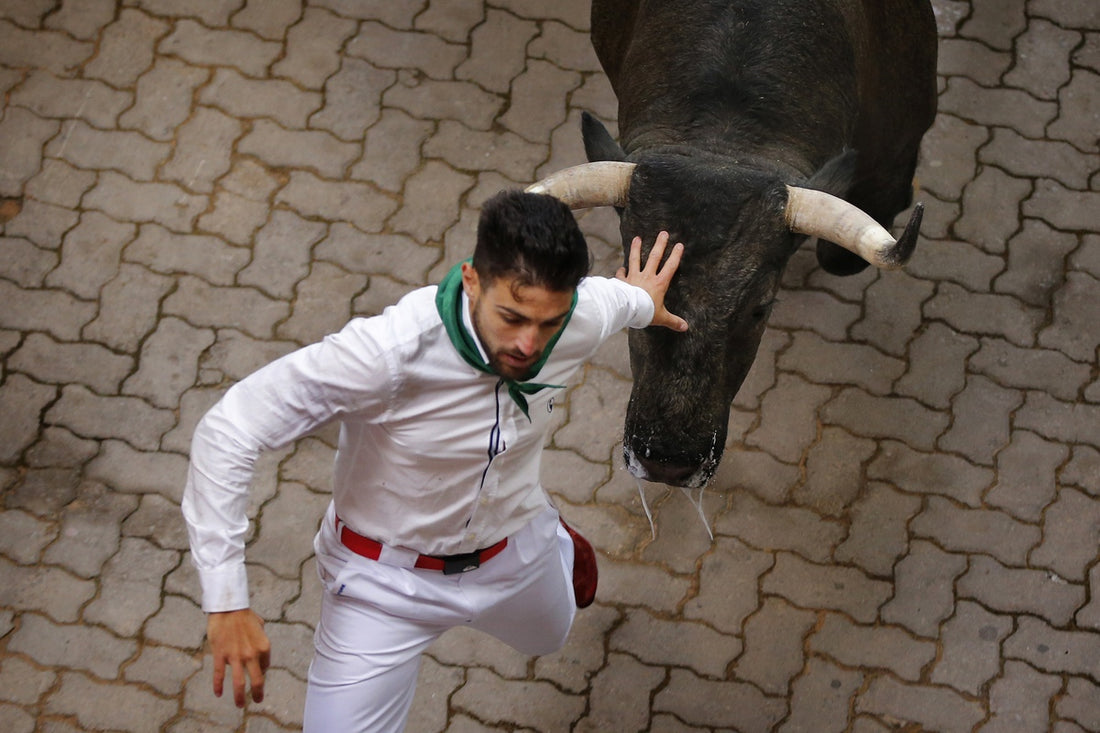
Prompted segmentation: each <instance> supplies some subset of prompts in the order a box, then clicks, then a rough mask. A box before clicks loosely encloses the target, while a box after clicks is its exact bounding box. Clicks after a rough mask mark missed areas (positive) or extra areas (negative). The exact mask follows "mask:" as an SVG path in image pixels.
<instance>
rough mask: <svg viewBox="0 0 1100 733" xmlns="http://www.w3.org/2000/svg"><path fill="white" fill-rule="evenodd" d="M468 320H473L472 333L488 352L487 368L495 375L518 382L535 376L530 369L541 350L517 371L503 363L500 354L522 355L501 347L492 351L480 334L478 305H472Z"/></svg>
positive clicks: (490, 345)
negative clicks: (524, 366)
mask: <svg viewBox="0 0 1100 733" xmlns="http://www.w3.org/2000/svg"><path fill="white" fill-rule="evenodd" d="M470 321H471V322H473V324H474V333H476V334H477V339H478V341H479V342H480V343H481V346H482V348H484V349H485V350H486V351H487V352H488V355H489V368H490V369H492V370H493V373H494V374H497V375H499V376H501V377H504V378H506V379H513V380H515V381H518V382H522V381H523V380H525V379H530V378H531V377H533V376H535V374H534V372H533V371H532V367H533V366H534V365H535V364H536V363H538V360H539V357H540V356H541V355H542V354H541V352H539V353H537V354H535V355H534V356H533V357H532V358H531V359H530V361H531V366H528V367H526V368H524V369H523V370H522V371H519V370H518V369H517V368H516V367H514V366H511V365H509V364H505V363H504V361H503V360H502V358H501V355H502V354H504V353H510V355H511V356H514V357H516V358H517V359H522V358H523V357H522V356H521V355H519V354H515V353H514V352H505V351H504V350H503V349H501V350H497V351H494V350H493V345H492V344H490V343H489V342H488V341H487V340H486V338H485V336H484V335H483V334H482V331H481V323H480V321H481V313H480V307H479V306H475V307H474V309H473V313H472V314H471V318H470Z"/></svg>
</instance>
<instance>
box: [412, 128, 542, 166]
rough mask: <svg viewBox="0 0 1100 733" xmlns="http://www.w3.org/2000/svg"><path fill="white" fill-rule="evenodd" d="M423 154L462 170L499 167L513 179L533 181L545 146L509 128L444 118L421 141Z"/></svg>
mask: <svg viewBox="0 0 1100 733" xmlns="http://www.w3.org/2000/svg"><path fill="white" fill-rule="evenodd" d="M423 152H424V155H427V156H431V157H439V158H442V159H443V160H445V161H446V162H447V163H449V164H451V165H452V166H454V167H456V168H459V169H462V170H492V171H500V172H502V173H503V174H504V175H507V176H509V177H510V178H512V179H514V180H516V181H532V180H534V178H535V169H536V167H537V166H538V165H539V164H540V163H541V162H542V161H543V160H545V158H546V146H545V145H544V144H541V143H538V142H530V141H528V140H524V139H523V138H521V137H520V136H519V135H517V134H516V133H514V132H510V131H507V130H505V131H497V130H491V131H487V132H482V131H478V130H471V129H469V128H468V127H464V126H463V125H461V124H459V123H458V122H454V121H451V120H443V121H441V122H440V124H439V130H438V132H437V133H436V134H435V135H433V136H432V137H430V138H429V139H428V141H427V142H426V143H425V145H424V150H423Z"/></svg>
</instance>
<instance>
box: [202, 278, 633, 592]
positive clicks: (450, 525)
mask: <svg viewBox="0 0 1100 733" xmlns="http://www.w3.org/2000/svg"><path fill="white" fill-rule="evenodd" d="M435 295H436V288H435V286H430V287H426V288H421V289H419V290H415V291H413V292H411V293H409V294H408V295H406V296H405V297H404V298H402V299H401V300H400V301H399V302H398V303H397V304H396V305H393V306H390V307H388V308H386V309H385V311H383V313H382V314H381V315H378V316H375V317H373V318H358V319H354V320H352V321H351V322H350V323H348V325H347V326H345V327H344V328H343V329H342V330H341V331H340V332H339V333H336V334H333V335H330V336H328V337H326V338H325V339H324V340H323V341H321V342H319V343H316V344H312V345H310V346H307V347H305V348H303V349H299V350H298V351H295V352H294V353H292V354H288V355H287V356H284V357H282V358H281V359H278V360H276V361H274V362H272V363H271V364H268V365H267V366H265V367H264V368H262V369H260V370H259V371H257V372H255V373H254V374H252V375H250V376H249V377H247V378H245V379H244V380H242V381H241V382H239V383H238V384H236V385H234V386H233V387H232V388H231V389H230V390H229V391H228V392H227V393H226V394H225V396H224V397H223V398H222V399H221V401H220V402H218V403H217V404H216V405H215V406H214V407H213V408H211V409H210V411H209V412H208V413H207V414H206V415H205V416H204V417H203V419H202V420H201V421H200V423H199V425H198V427H197V428H196V429H195V435H194V438H193V441H192V445H191V464H190V469H189V472H188V477H187V484H186V486H185V488H184V494H183V504H182V506H183V514H184V517H185V519H186V520H187V525H188V533H189V535H190V540H191V553H192V561H193V562H194V564H195V567H196V568H197V569H198V572H199V578H200V582H201V583H202V592H203V604H202V606H203V610H204V611H208V612H209V611H230V610H236V609H239V608H246V607H247V606H248V583H247V576H246V573H245V565H244V538H245V535H246V533H247V531H248V518H247V516H246V506H247V492H248V487H249V484H250V483H251V480H252V475H253V469H254V464H255V462H256V459H257V458H258V457H259V455H260V452H261V451H263V450H265V449H276V448H279V447H282V446H284V445H287V444H288V443H290V442H292V441H293V440H295V439H297V438H299V437H301V436H303V435H305V434H307V433H309V432H310V431H312V430H314V429H316V428H317V427H319V426H321V425H323V424H325V423H328V422H330V421H332V420H338V421H339V422H340V439H339V447H338V450H337V453H336V462H335V470H334V476H333V502H334V503H335V508H336V513H337V515H338V516H339V517H340V519H341V520H342V521H343V522H344V523H345V524H346V525H347V526H348V527H349V528H351V529H352V530H354V531H355V532H357V533H358V534H361V535H363V536H366V537H370V538H372V539H375V540H378V541H379V542H382V543H383V544H386V545H390V546H393V547H401V548H406V549H409V550H413V551H416V552H419V553H423V554H430V555H450V554H456V553H462V552H472V551H474V550H477V549H479V548H483V547H488V546H489V545H492V544H494V543H496V542H498V541H499V540H501V539H503V538H504V537H507V536H508V535H510V534H512V533H514V532H515V531H517V530H518V529H519V528H520V527H523V526H524V525H525V524H526V523H527V522H528V521H530V520H531V519H532V518H533V517H534V516H535V515H536V514H537V513H538V512H539V511H540V510H542V509H543V508H545V506H546V502H547V499H546V496H545V493H544V492H543V490H542V487H541V485H540V483H539V462H540V459H541V456H542V446H543V442H544V439H545V433H546V430H547V428H548V426H549V421H550V413H551V411H552V409H553V399H554V398H555V397H556V396H557V395H560V394H561V390H560V389H553V388H547V389H543V390H542V391H540V392H538V393H536V394H533V395H528V396H527V402H528V409H529V413H530V420H528V419H527V417H525V416H524V415H523V413H522V412H521V411H520V409H519V408H518V406H516V405H515V404H514V402H513V401H512V399H511V398H510V396H509V395H508V390H507V387H506V386H505V385H503V384H502V383H501V381H500V378H499V377H497V376H495V375H492V374H485V373H482V372H479V371H477V370H476V369H474V368H473V367H471V366H470V365H468V364H467V363H466V362H465V361H463V360H462V357H461V356H460V355H459V354H458V352H457V350H456V349H455V347H454V346H453V345H452V344H451V342H450V340H449V338H448V336H447V333H446V330H445V328H444V326H443V322H442V320H441V318H440V316H439V313H438V311H437V310H436V305H435ZM577 295H578V298H577V306H576V308H575V310H574V312H573V315H572V318H571V319H570V320H569V323H568V325H567V326H566V328H565V331H564V332H563V333H562V335H561V337H560V338H559V340H558V342H557V344H555V346H554V348H553V350H552V351H551V354H550V357H549V359H547V361H546V363H545V364H544V365H543V367H542V369H541V370H540V371H539V373H538V374H537V375H535V377H533V378H532V379H531V381H533V382H539V383H544V384H557V385H564V384H566V381H567V380H568V379H569V378H570V377H571V376H572V374H573V373H574V372H575V371H576V370H577V368H578V367H579V366H580V365H581V364H583V363H584V362H585V361H587V360H588V359H589V358H591V356H592V355H593V354H594V353H595V352H596V350H597V349H598V348H599V346H600V345H601V344H602V343H603V342H604V341H605V340H607V339H608V338H609V337H610V336H611V335H612V334H614V333H616V332H617V331H619V330H621V329H622V328H624V327H627V326H630V327H633V328H642V327H644V326H647V325H648V324H649V323H650V322H651V321H652V320H653V312H654V306H653V301H652V299H650V297H649V295H648V294H647V293H646V292H645V291H644V290H642V289H641V288H637V287H635V286H632V285H628V284H626V283H624V282H622V281H619V280H614V279H610V278H602V277H590V278H585V279H584V280H582V281H581V283H580V286H579V287H578V288H577ZM462 311H463V315H464V320H465V324H466V328H467V330H468V331H469V332H470V333H471V334H473V333H474V332H473V329H472V327H471V325H470V321H469V307H468V301H467V300H466V298H465V296H464V295H463V303H462ZM474 340H475V342H476V341H477V338H476V335H475V336H474ZM479 348H482V352H483V353H484V348H483V347H481V346H480V344H479Z"/></svg>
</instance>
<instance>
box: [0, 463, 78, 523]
mask: <svg viewBox="0 0 1100 733" xmlns="http://www.w3.org/2000/svg"><path fill="white" fill-rule="evenodd" d="M79 483H80V471H79V469H76V468H31V469H28V470H27V471H26V473H23V474H22V475H21V476H18V480H12V481H11V484H12V487H11V488H10V489H8V493H7V497H6V499H5V502H4V503H5V504H6V506H7V507H8V508H12V509H26V510H27V511H29V512H31V513H33V514H37V515H38V516H40V517H47V518H52V517H53V516H55V515H56V514H57V513H58V512H60V511H61V509H62V508H63V507H64V506H65V505H66V504H68V503H69V502H70V501H72V500H73V499H74V498H75V497H76V492H77V486H78V484H79Z"/></svg>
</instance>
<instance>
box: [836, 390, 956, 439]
mask: <svg viewBox="0 0 1100 733" xmlns="http://www.w3.org/2000/svg"><path fill="white" fill-rule="evenodd" d="M821 418H822V420H823V421H825V422H826V423H833V424H836V425H839V426H841V427H843V428H845V429H846V430H849V431H851V432H853V433H855V434H856V435H862V436H864V437H868V438H893V439H895V440H903V441H905V442H906V443H907V444H909V445H910V446H913V447H915V448H917V449H924V450H930V449H931V448H932V446H933V445H934V443H935V440H936V438H937V436H939V435H941V434H942V433H943V431H944V430H945V429H946V428H947V425H948V422H949V418H948V416H947V414H946V413H943V412H939V411H934V410H930V409H928V408H926V407H924V406H923V405H921V404H920V403H918V402H916V401H915V400H912V399H909V398H903V397H875V396H873V395H869V394H867V393H866V392H864V391H863V390H860V389H856V388H854V387H853V388H847V389H844V390H842V391H841V392H840V393H839V394H838V395H837V396H835V397H834V398H833V399H832V400H830V401H829V402H827V403H826V404H825V405H824V406H823V407H822V408H821Z"/></svg>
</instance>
